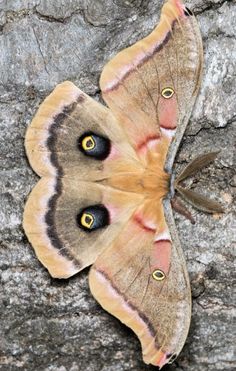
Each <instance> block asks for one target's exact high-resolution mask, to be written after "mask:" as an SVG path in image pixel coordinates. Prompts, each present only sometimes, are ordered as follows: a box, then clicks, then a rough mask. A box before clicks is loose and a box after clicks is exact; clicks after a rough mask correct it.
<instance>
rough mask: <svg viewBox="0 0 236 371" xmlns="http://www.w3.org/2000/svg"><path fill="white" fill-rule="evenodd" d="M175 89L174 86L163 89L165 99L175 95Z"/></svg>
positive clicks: (162, 93)
mask: <svg viewBox="0 0 236 371" xmlns="http://www.w3.org/2000/svg"><path fill="white" fill-rule="evenodd" d="M174 93H175V92H174V89H172V88H165V89H163V90H162V92H161V95H162V97H163V98H165V99H170V98H171V97H173V95H174Z"/></svg>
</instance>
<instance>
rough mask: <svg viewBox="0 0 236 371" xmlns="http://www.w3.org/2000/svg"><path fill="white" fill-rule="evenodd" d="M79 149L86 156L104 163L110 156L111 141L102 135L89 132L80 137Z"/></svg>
mask: <svg viewBox="0 0 236 371" xmlns="http://www.w3.org/2000/svg"><path fill="white" fill-rule="evenodd" d="M78 148H79V150H80V151H81V152H82V153H83V154H84V155H85V156H89V157H92V158H94V159H95V160H101V161H102V160H105V159H106V158H107V157H108V156H109V154H110V151H111V141H110V139H108V138H107V137H105V136H103V135H101V134H97V133H94V132H92V131H88V132H85V133H84V134H83V135H81V136H80V137H79V139H78Z"/></svg>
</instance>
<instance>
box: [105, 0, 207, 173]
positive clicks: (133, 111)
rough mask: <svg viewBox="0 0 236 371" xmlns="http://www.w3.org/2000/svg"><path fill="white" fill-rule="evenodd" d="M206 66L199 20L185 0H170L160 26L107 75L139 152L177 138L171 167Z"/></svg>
mask: <svg viewBox="0 0 236 371" xmlns="http://www.w3.org/2000/svg"><path fill="white" fill-rule="evenodd" d="M201 70H202V42H201V36H200V31H199V28H198V25H197V21H196V19H195V17H194V16H193V15H192V14H191V13H190V12H189V10H187V9H186V8H185V7H184V5H183V4H182V2H181V1H179V0H169V1H168V2H166V4H165V5H164V6H163V8H162V13H161V19H160V23H159V24H158V26H157V27H156V28H155V29H154V31H153V32H152V33H151V34H150V35H149V36H147V37H146V38H144V39H143V40H141V41H139V42H137V43H136V44H134V45H133V46H131V47H129V48H127V49H125V50H123V51H121V52H120V53H119V54H118V55H117V56H115V57H114V58H113V59H112V60H111V61H110V62H109V63H108V64H107V65H106V66H105V68H104V70H103V72H102V75H101V80H100V85H101V90H102V94H103V98H104V100H105V102H106V103H107V104H108V106H109V107H110V108H111V109H112V112H113V113H114V114H115V115H116V117H118V118H119V121H120V122H121V124H122V126H123V127H124V129H125V131H126V132H127V134H128V137H129V140H130V142H131V144H132V145H133V147H134V148H135V149H136V150H137V151H139V150H143V146H144V145H147V144H148V143H149V142H151V141H152V142H153V141H155V140H156V141H158V139H160V137H163V136H164V137H167V138H169V141H170V139H171V138H174V139H175V140H174V145H173V147H172V150H171V152H169V158H170V159H169V161H168V163H167V169H168V170H170V169H171V167H172V165H173V160H174V157H175V153H176V150H177V147H178V144H179V142H180V140H181V137H182V135H183V132H184V130H185V127H186V124H187V122H188V118H189V116H190V113H191V110H192V107H193V104H194V101H195V99H196V96H197V92H198V89H199V84H200V77H201ZM176 129H177V130H176Z"/></svg>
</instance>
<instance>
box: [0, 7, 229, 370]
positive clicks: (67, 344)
mask: <svg viewBox="0 0 236 371" xmlns="http://www.w3.org/2000/svg"><path fill="white" fill-rule="evenodd" d="M161 5H162V1H160V0H113V1H112V0H67V1H66V0H0V51H1V53H0V370H1V371H5V370H7V371H8V370H9V371H13V370H14V371H15V370H40V371H42V370H43V371H77V370H79V371H93V370H94V371H95V370H96V371H98V370H102V371H109V370H110V371H125V370H127V371H128V370H135V371H143V370H150V371H151V370H153V371H154V370H155V369H156V368H155V367H152V366H146V365H145V364H144V363H143V362H142V357H141V350H140V345H139V341H138V339H137V338H136V337H135V335H134V334H133V333H132V332H131V331H130V330H129V329H128V328H126V327H125V326H123V325H122V324H121V323H120V322H119V321H118V320H116V319H115V318H114V317H112V316H110V315H109V314H107V313H106V312H105V311H103V309H102V308H101V307H100V306H99V305H98V304H97V303H96V301H95V300H94V299H93V297H92V296H91V294H90V293H89V288H88V281H87V274H88V269H86V270H85V271H84V272H82V273H80V274H78V275H76V276H75V277H73V278H71V279H70V280H68V281H64V280H62V281H59V280H55V279H52V278H50V276H49V274H48V272H47V270H46V269H44V268H43V266H42V265H41V264H40V263H39V262H38V260H37V259H36V257H35V254H34V252H33V249H32V248H31V246H30V244H29V243H28V241H27V239H26V237H25V235H24V232H23V229H22V225H21V222H22V212H23V208H24V202H25V199H26V197H27V195H28V193H29V192H30V190H31V189H32V187H33V186H34V185H35V183H36V182H37V179H38V178H37V176H36V175H35V174H34V173H33V171H32V170H31V168H30V167H29V164H28V162H27V159H26V156H25V152H24V135H25V131H26V128H27V126H28V125H29V123H30V121H31V119H32V117H33V115H34V113H35V112H36V109H37V107H38V106H39V104H40V102H41V101H42V100H43V99H44V98H45V97H46V96H47V95H48V94H49V92H50V91H51V90H52V89H53V88H54V87H55V86H56V84H58V83H59V82H61V81H63V80H71V81H73V82H74V83H75V84H76V85H77V86H78V87H80V88H81V89H82V90H84V91H85V92H86V93H88V94H90V95H91V96H93V97H95V98H97V99H98V98H99V97H100V91H99V86H98V79H99V75H100V73H101V71H102V68H103V66H104V65H105V63H106V62H107V61H108V60H109V59H110V58H111V57H112V56H114V55H115V54H116V53H117V52H118V51H119V50H121V49H123V48H125V47H126V46H128V45H130V44H132V43H133V42H135V41H136V40H138V39H140V38H141V37H143V36H145V35H147V34H148V33H149V32H150V31H151V30H152V28H153V27H154V26H155V25H156V23H157V21H158V19H159V14H160V13H159V12H160V8H161ZM187 5H188V7H189V8H191V9H192V10H193V11H195V13H196V15H197V17H198V20H199V23H200V27H201V30H202V36H203V41H204V58H205V67H204V75H203V83H202V88H201V92H200V94H199V98H198V100H197V103H196V106H195V110H194V112H193V114H192V117H191V120H190V123H189V126H188V128H187V131H186V135H185V137H184V140H183V141H182V145H181V148H180V151H179V154H178V157H177V160H176V168H177V170H178V169H180V168H181V167H183V166H185V165H186V164H187V162H189V161H190V160H191V159H193V158H194V157H195V156H196V155H198V154H201V153H204V152H207V151H214V150H216V149H220V150H221V153H220V155H219V156H218V157H217V160H216V161H215V163H214V164H212V165H210V166H209V167H208V168H206V169H204V170H203V171H201V172H200V173H199V174H197V175H196V176H195V177H194V178H192V179H191V180H190V181H189V182H188V184H189V185H191V186H192V187H193V189H195V188H196V189H198V190H199V191H202V192H203V193H204V194H210V195H211V196H212V197H213V198H215V199H221V200H222V202H223V204H224V206H225V209H226V212H225V214H224V215H221V216H219V217H216V216H209V215H206V214H203V213H201V212H197V211H195V210H194V209H191V211H192V213H193V215H194V217H195V219H196V224H195V225H191V223H190V222H189V221H188V220H186V219H185V218H184V217H182V216H179V215H176V224H177V228H178V231H179V236H180V240H181V242H182V247H183V249H184V252H185V256H186V259H187V265H188V270H189V274H190V279H191V286H192V295H193V311H192V322H191V328H190V333H189V336H188V339H187V342H186V345H185V347H184V349H183V351H182V353H181V354H180V356H179V357H178V359H177V360H176V361H175V362H174V364H173V365H171V366H167V367H166V368H165V369H166V370H169V371H173V370H178V371H180V370H181V371H200V370H201V371H205V370H207V371H208V370H209V371H211V370H212V371H215V370H221V371H223V370H227V371H233V370H235V369H236V358H235V337H236V334H235V328H234V329H233V326H234V325H235V292H234V291H233V280H234V279H235V277H234V270H235V269H234V255H233V249H234V248H235V247H236V220H235V212H236V206H235V203H234V202H233V200H234V197H235V189H236V188H235V187H236V175H235V166H236V149H235V142H236V140H235V139H236V2H235V1H223V0H214V1H210V0H209V1H204V0H190V1H188V2H187ZM186 93H187V92H186Z"/></svg>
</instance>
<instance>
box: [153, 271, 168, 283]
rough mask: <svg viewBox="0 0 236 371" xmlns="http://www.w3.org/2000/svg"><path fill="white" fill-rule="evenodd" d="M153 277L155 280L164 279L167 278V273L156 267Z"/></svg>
mask: <svg viewBox="0 0 236 371" xmlns="http://www.w3.org/2000/svg"><path fill="white" fill-rule="evenodd" d="M152 277H153V278H154V280H156V281H163V280H164V279H165V278H166V275H165V273H164V272H163V271H162V270H160V269H156V270H155V271H154V272H153V273H152Z"/></svg>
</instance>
